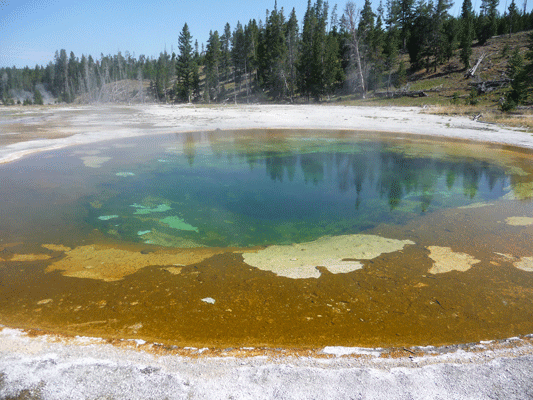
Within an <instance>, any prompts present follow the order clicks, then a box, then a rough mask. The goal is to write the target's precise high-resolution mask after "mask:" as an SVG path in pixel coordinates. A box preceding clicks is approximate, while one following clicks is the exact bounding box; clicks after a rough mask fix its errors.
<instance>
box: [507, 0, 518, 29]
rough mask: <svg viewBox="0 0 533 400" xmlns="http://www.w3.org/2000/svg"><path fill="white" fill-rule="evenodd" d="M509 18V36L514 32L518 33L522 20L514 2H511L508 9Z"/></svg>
mask: <svg viewBox="0 0 533 400" xmlns="http://www.w3.org/2000/svg"><path fill="white" fill-rule="evenodd" d="M508 15H509V16H508V18H509V35H510V34H511V33H513V32H518V30H519V28H518V24H519V19H520V14H519V13H518V8H517V7H516V4H515V2H514V0H512V1H511V4H510V5H509V8H508Z"/></svg>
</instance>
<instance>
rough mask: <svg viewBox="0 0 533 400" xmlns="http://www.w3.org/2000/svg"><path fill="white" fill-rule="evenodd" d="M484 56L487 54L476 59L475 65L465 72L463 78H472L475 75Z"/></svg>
mask: <svg viewBox="0 0 533 400" xmlns="http://www.w3.org/2000/svg"><path fill="white" fill-rule="evenodd" d="M486 56H487V53H483V54H481V56H480V57H479V58H478V59H477V62H476V64H475V65H474V66H473V67H472V68H470V69H469V70H468V71H467V72H466V74H465V78H470V77H473V76H474V75H475V74H476V70H477V69H478V67H479V65H480V64H481V62H482V61H483V59H484V58H485V57H486Z"/></svg>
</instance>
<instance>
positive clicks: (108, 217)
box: [98, 215, 118, 221]
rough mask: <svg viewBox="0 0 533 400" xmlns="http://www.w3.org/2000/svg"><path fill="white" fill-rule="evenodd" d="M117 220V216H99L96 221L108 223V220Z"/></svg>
mask: <svg viewBox="0 0 533 400" xmlns="http://www.w3.org/2000/svg"><path fill="white" fill-rule="evenodd" d="M115 218H118V215H100V216H99V217H98V219H99V220H100V221H109V220H110V219H115Z"/></svg>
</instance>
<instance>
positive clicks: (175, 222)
mask: <svg viewBox="0 0 533 400" xmlns="http://www.w3.org/2000/svg"><path fill="white" fill-rule="evenodd" d="M160 221H161V222H162V223H164V224H167V225H168V226H170V227H171V228H172V229H177V230H180V231H194V232H198V228H196V227H195V226H192V225H190V224H188V223H187V222H185V221H184V220H183V219H181V218H180V217H177V216H175V215H172V216H170V217H166V218H163V219H161V220H160Z"/></svg>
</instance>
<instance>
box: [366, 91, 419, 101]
mask: <svg viewBox="0 0 533 400" xmlns="http://www.w3.org/2000/svg"><path fill="white" fill-rule="evenodd" d="M374 96H375V97H387V98H395V99H396V98H400V97H428V94H427V93H426V92H424V91H423V90H412V91H402V90H399V91H397V92H376V93H374Z"/></svg>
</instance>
